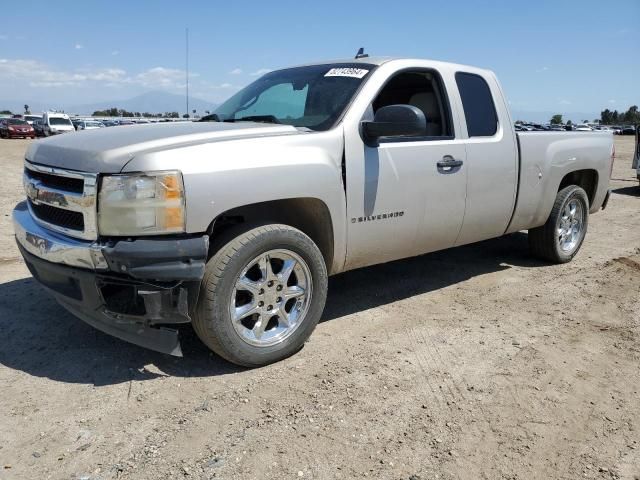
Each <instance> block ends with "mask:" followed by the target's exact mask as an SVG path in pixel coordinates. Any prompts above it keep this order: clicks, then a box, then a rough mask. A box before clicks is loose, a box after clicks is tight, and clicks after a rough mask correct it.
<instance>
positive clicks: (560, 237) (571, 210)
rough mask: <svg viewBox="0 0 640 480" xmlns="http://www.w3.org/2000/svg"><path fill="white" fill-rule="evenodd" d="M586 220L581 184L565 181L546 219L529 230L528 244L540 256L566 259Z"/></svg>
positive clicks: (584, 229)
mask: <svg viewBox="0 0 640 480" xmlns="http://www.w3.org/2000/svg"><path fill="white" fill-rule="evenodd" d="M588 223H589V198H588V197H587V194H586V193H585V191H584V190H583V189H582V188H580V187H578V186H576V185H569V186H568V187H565V188H563V189H562V190H560V191H559V192H558V194H557V196H556V201H555V203H554V204H553V208H552V209H551V214H550V215H549V218H548V219H547V222H546V223H545V224H544V225H542V226H541V227H537V228H532V229H530V230H529V248H530V250H531V252H532V253H533V254H534V255H535V256H537V257H539V258H542V259H544V260H548V261H550V262H553V263H566V262H570V261H571V260H572V259H573V257H575V256H576V254H577V253H578V251H579V250H580V247H581V246H582V242H583V241H584V237H585V235H586V234H587V226H588Z"/></svg>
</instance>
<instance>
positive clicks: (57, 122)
mask: <svg viewBox="0 0 640 480" xmlns="http://www.w3.org/2000/svg"><path fill="white" fill-rule="evenodd" d="M42 130H43V132H44V136H45V137H49V136H51V135H57V134H59V133H67V132H73V131H74V130H75V128H74V126H73V123H71V119H69V115H67V114H66V113H57V112H45V113H44V115H42Z"/></svg>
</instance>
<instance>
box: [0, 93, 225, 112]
mask: <svg viewBox="0 0 640 480" xmlns="http://www.w3.org/2000/svg"><path fill="white" fill-rule="evenodd" d="M25 103H27V105H29V109H30V110H31V111H32V112H34V113H35V112H42V111H45V110H49V109H56V110H64V111H65V112H67V113H73V114H78V115H91V114H92V113H93V112H95V111H96V110H104V109H106V108H112V107H116V108H123V109H125V110H127V111H129V112H140V113H144V112H149V113H164V112H179V113H180V114H183V113H184V112H185V109H186V104H185V98H184V95H176V94H173V93H167V92H160V91H152V92H147V93H143V94H141V95H138V96H135V97H132V98H128V99H123V100H105V101H103V102H96V103H90V104H83V105H69V104H64V103H55V102H53V103H50V104H45V103H43V102H37V101H33V102H16V101H15V100H0V110H4V109H5V108H6V109H9V110H11V111H12V112H14V113H21V112H22V111H23V105H24V104H25ZM216 106H217V105H216V104H215V103H211V102H207V101H206V100H201V99H199V98H192V97H189V110H196V112H197V113H198V114H200V115H202V114H203V113H204V112H205V111H206V110H209V111H211V110H213V109H214V108H215V107H216Z"/></svg>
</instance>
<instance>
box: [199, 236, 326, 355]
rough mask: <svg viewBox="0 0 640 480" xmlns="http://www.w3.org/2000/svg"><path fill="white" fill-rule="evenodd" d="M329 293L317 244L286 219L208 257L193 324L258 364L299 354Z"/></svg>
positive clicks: (216, 345)
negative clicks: (284, 222) (287, 222)
mask: <svg viewBox="0 0 640 480" xmlns="http://www.w3.org/2000/svg"><path fill="white" fill-rule="evenodd" d="M326 296H327V269H326V266H325V263H324V258H323V257H322V254H321V253H320V250H319V249H318V247H317V246H316V245H315V243H314V242H313V241H312V240H311V239H310V238H309V237H308V236H307V235H305V234H304V233H303V232H301V231H300V230H297V229H295V228H293V227H289V226H287V225H266V226H261V227H257V228H253V229H250V230H248V231H245V232H243V233H241V234H239V235H238V236H237V237H236V238H234V239H233V240H231V241H230V242H229V243H227V244H226V245H225V246H223V247H222V248H221V249H220V250H218V252H217V253H216V254H215V255H214V256H213V257H212V258H211V259H210V260H209V261H208V262H207V267H206V270H205V275H204V279H203V281H202V286H201V289H200V296H199V298H198V304H197V307H196V309H195V312H194V315H193V326H194V329H195V331H196V333H197V334H198V336H199V337H200V339H201V340H202V341H203V342H204V343H205V344H206V345H207V346H208V347H209V348H211V349H212V350H213V351H214V352H215V353H217V354H218V355H220V356H221V357H223V358H225V359H226V360H228V361H230V362H232V363H235V364H238V365H242V366H247V367H257V366H261V365H267V364H269V363H273V362H276V361H278V360H282V359H283V358H286V357H288V356H290V355H292V354H293V353H295V352H297V351H298V350H299V349H300V348H302V346H303V345H304V342H305V341H306V340H307V339H308V338H309V336H310V335H311V333H312V332H313V330H314V329H315V327H316V325H317V324H318V321H319V320H320V316H321V315H322V311H323V309H324V304H325V301H326Z"/></svg>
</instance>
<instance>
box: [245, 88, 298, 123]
mask: <svg viewBox="0 0 640 480" xmlns="http://www.w3.org/2000/svg"><path fill="white" fill-rule="evenodd" d="M308 91H309V86H308V85H306V86H305V87H304V88H303V89H302V90H294V89H293V85H292V84H291V83H279V84H277V85H274V86H272V87H270V88H268V89H266V90H265V91H264V92H262V93H261V94H260V95H259V96H258V98H253V99H251V100H249V101H248V102H247V103H246V104H245V105H243V106H242V107H241V108H240V109H239V110H238V111H237V112H236V113H235V115H234V118H235V119H239V118H242V117H249V116H260V115H273V116H275V117H277V118H279V119H287V118H292V119H293V118H300V117H302V116H304V109H305V104H306V101H307V93H308Z"/></svg>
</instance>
